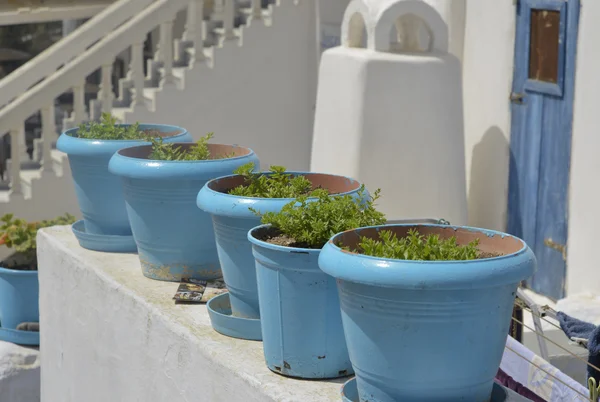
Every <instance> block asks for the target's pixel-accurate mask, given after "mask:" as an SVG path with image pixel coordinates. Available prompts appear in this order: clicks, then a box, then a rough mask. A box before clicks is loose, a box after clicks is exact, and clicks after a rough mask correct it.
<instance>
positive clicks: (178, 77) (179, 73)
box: [152, 67, 187, 101]
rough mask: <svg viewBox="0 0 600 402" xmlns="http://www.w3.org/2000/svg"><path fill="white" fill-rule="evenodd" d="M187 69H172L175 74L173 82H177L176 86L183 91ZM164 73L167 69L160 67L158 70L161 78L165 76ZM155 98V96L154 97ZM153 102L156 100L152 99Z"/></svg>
mask: <svg viewBox="0 0 600 402" xmlns="http://www.w3.org/2000/svg"><path fill="white" fill-rule="evenodd" d="M186 69H187V67H173V68H172V72H173V81H174V82H175V84H176V85H177V87H178V88H179V89H183V80H184V78H185V70H186ZM164 71H165V69H164V68H163V67H160V68H159V69H158V72H159V73H160V75H161V77H162V76H163V75H164ZM152 96H154V95H152ZM152 100H153V101H154V98H152Z"/></svg>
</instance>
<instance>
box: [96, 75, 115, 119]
mask: <svg viewBox="0 0 600 402" xmlns="http://www.w3.org/2000/svg"><path fill="white" fill-rule="evenodd" d="M98 97H99V98H100V100H101V102H102V112H103V113H110V112H111V111H112V102H113V98H114V94H113V91H112V63H110V64H104V65H103V66H102V82H101V84H100V93H99V94H98Z"/></svg>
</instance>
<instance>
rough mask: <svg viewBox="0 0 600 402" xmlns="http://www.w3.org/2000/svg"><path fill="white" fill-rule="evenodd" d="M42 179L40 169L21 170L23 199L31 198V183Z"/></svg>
mask: <svg viewBox="0 0 600 402" xmlns="http://www.w3.org/2000/svg"><path fill="white" fill-rule="evenodd" d="M40 177H42V170H41V169H35V170H34V169H31V170H21V190H22V191H23V196H24V197H25V198H31V192H32V186H33V184H32V183H33V181H34V180H37V179H39V178H40Z"/></svg>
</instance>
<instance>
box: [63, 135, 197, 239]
mask: <svg viewBox="0 0 600 402" xmlns="http://www.w3.org/2000/svg"><path fill="white" fill-rule="evenodd" d="M121 126H129V124H123V125H121ZM139 127H140V130H144V131H151V132H152V133H153V134H154V133H156V134H157V136H159V135H160V136H162V137H163V138H164V141H165V142H192V137H191V135H190V134H189V133H188V132H187V130H186V129H184V128H181V127H176V126H169V125H162V124H140V126H139ZM77 130H78V128H72V129H70V130H67V131H65V132H64V133H63V134H62V135H61V136H60V137H59V138H58V142H57V143H56V148H57V149H58V150H59V151H62V152H65V153H66V154H67V155H68V156H69V164H70V166H71V175H72V176H73V183H74V184H75V194H76V195H77V201H78V203H79V209H80V210H81V214H82V215H83V221H84V224H85V231H86V233H89V234H96V235H118V236H131V227H130V226H129V221H128V219H127V211H126V210H125V200H124V198H123V190H122V186H121V181H120V179H119V178H118V177H116V176H114V175H113V174H111V173H110V172H109V171H108V161H109V160H110V158H111V157H112V156H113V155H114V153H115V152H117V151H118V150H120V149H123V148H128V147H132V146H136V145H142V144H148V142H145V141H140V140H91V139H85V138H78V137H77Z"/></svg>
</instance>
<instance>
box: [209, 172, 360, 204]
mask: <svg viewBox="0 0 600 402" xmlns="http://www.w3.org/2000/svg"><path fill="white" fill-rule="evenodd" d="M257 173H261V174H266V175H269V174H273V173H272V172H269V171H260V172H257ZM285 173H289V174H293V175H296V176H311V175H322V176H332V177H339V178H343V179H348V180H350V181H352V182H355V183H357V184H358V188H357V189H355V190H349V191H345V192H343V193H335V194H331V195H339V196H344V195H350V194H353V193H355V192H357V191H358V189H360V186H361V184H362V183H361V182H359V181H358V180H356V179H353V178H351V177H348V176H343V175H339V174H331V173H319V172H304V171H297V170H286V171H285ZM239 176H241V175H239V174H229V175H227V176H221V177H217V178H215V179H212V180H209V181H208V182H207V183H206V184H205V185H204V186H203V187H202V190H201V191H206V192H209V193H210V194H213V195H214V194H218V195H219V196H224V197H228V198H233V199H237V200H243V199H248V200H266V201H269V200H276V201H286V203H288V202H290V201H293V200H295V199H296V198H298V197H286V198H267V197H248V196H245V195H234V194H229V193H222V192H220V191H216V190H213V189H212V188H210V185H211V184H212V183H214V182H216V181H217V180H223V179H229V178H231V177H239ZM365 191H366V188H365ZM308 198H309V199H314V198H317V197H308Z"/></svg>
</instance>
